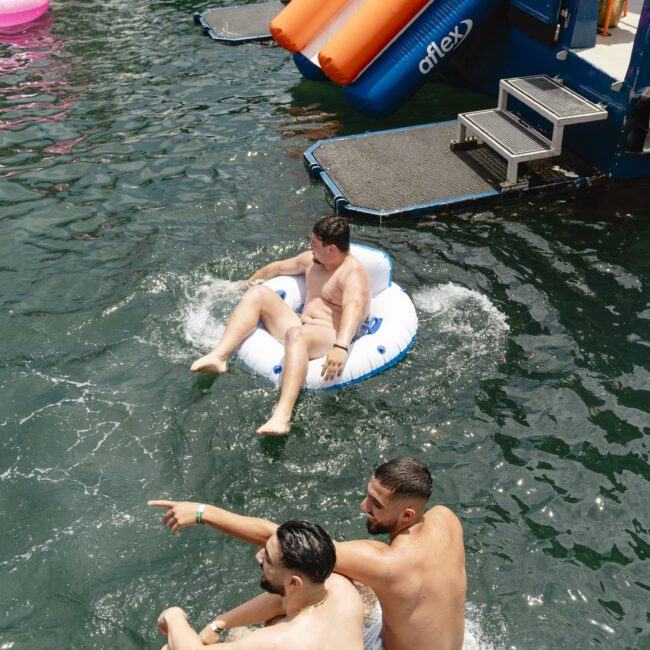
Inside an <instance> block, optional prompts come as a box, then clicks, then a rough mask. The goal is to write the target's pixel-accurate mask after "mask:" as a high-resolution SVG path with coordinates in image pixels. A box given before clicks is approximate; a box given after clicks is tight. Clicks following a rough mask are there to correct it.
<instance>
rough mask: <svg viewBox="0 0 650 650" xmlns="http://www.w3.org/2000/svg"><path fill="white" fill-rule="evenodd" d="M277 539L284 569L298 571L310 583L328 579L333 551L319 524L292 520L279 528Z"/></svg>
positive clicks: (333, 563) (328, 538)
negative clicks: (309, 580)
mask: <svg viewBox="0 0 650 650" xmlns="http://www.w3.org/2000/svg"><path fill="white" fill-rule="evenodd" d="M276 535H277V537H278V542H279V544H280V551H281V553H282V564H283V565H284V566H285V567H286V568H287V569H294V570H295V571H300V573H302V574H304V575H306V576H307V577H308V578H309V579H311V580H312V581H313V582H318V583H322V582H325V580H327V578H329V576H330V574H331V573H332V571H333V570H334V565H335V564H336V550H335V548H334V544H333V542H332V538H331V537H330V536H329V535H328V534H327V533H326V532H325V531H324V530H323V529H322V528H321V527H320V526H319V525H318V524H312V523H311V522H309V521H302V520H299V519H292V520H290V521H287V522H285V523H284V524H282V525H281V526H280V527H279V528H278V529H277V530H276Z"/></svg>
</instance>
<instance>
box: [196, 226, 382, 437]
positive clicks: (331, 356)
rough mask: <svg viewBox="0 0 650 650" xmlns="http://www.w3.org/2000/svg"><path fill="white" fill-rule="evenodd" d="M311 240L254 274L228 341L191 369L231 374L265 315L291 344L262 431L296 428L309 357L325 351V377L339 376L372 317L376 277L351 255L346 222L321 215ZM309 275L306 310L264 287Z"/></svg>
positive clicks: (271, 331)
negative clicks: (238, 351) (234, 359)
mask: <svg viewBox="0 0 650 650" xmlns="http://www.w3.org/2000/svg"><path fill="white" fill-rule="evenodd" d="M309 246H310V248H311V251H307V252H304V253H301V254H300V255H298V256H297V257H292V258H291V259H288V260H281V261H278V262H272V263H271V264H267V265H266V266H265V267H263V268H262V269H260V270H259V271H257V272H256V273H254V274H253V275H252V276H251V277H250V278H249V279H248V284H249V285H250V286H249V289H248V291H247V292H246V293H245V294H244V297H243V298H242V299H241V300H240V301H239V304H238V305H237V307H236V308H235V311H234V312H233V313H232V316H231V317H230V321H229V322H228V325H227V327H226V330H225V332H224V334H223V337H222V338H221V341H219V343H218V344H217V347H216V348H215V349H214V350H213V351H212V352H210V354H206V355H205V356H204V357H201V358H200V359H197V360H196V361H195V362H194V363H193V364H192V367H191V368H190V370H191V371H192V372H212V373H222V372H225V371H226V367H227V364H228V359H230V357H231V355H232V354H233V352H234V351H235V350H236V349H237V348H238V347H239V345H240V344H241V343H242V341H243V340H244V339H245V338H246V337H248V336H249V335H250V334H252V333H253V332H254V331H255V329H256V328H257V325H258V323H259V322H260V321H262V323H263V325H264V327H265V329H266V330H267V332H269V334H271V336H273V337H275V338H276V339H277V340H278V341H282V342H284V349H285V362H284V368H283V371H282V387H281V390H280V399H279V401H278V403H277V405H276V407H275V409H274V411H273V415H272V416H271V418H270V419H269V420H268V421H267V422H266V423H265V424H263V425H262V426H261V427H260V428H259V429H257V433H258V434H275V435H280V434H284V433H289V430H290V429H291V415H292V412H293V407H294V405H295V403H296V400H297V399H298V394H299V392H300V388H301V387H302V385H303V383H304V381H305V377H306V376H307V370H308V366H309V361H310V359H318V358H319V357H322V356H326V358H325V362H324V363H323V369H322V373H321V374H322V376H323V377H325V378H326V379H332V378H333V377H335V376H337V375H340V374H341V372H342V371H343V368H344V366H345V361H346V359H347V356H348V348H349V345H350V342H351V341H352V339H353V338H354V336H355V335H356V334H357V333H358V331H359V328H360V326H361V324H362V323H364V322H365V320H366V319H367V318H368V309H369V307H370V297H371V292H370V278H369V277H368V274H367V272H366V270H365V269H364V268H363V266H362V265H361V263H360V262H359V261H358V260H357V259H356V258H355V257H354V256H353V255H352V254H351V253H350V228H349V226H348V224H347V221H346V220H345V219H342V218H340V217H324V218H322V219H320V221H317V222H316V224H315V225H314V228H313V232H312V236H311V240H310V242H309ZM303 274H304V276H305V280H306V285H307V297H306V299H305V304H304V306H303V310H302V313H301V314H300V315H298V314H296V313H295V312H294V311H293V310H292V309H291V307H289V306H288V305H287V303H286V302H284V300H282V298H280V296H278V295H277V294H276V293H275V292H274V291H272V290H271V289H269V288H268V287H265V286H261V283H262V282H263V281H264V280H270V279H271V278H275V277H277V276H279V275H303Z"/></svg>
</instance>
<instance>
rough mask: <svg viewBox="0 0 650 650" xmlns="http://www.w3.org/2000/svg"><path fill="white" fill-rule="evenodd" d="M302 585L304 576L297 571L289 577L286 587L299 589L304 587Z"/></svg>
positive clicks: (293, 589)
mask: <svg viewBox="0 0 650 650" xmlns="http://www.w3.org/2000/svg"><path fill="white" fill-rule="evenodd" d="M302 585H303V582H302V578H301V577H300V576H299V575H297V574H296V573H293V574H292V575H291V576H289V579H288V580H287V584H286V585H285V589H291V590H292V591H298V590H300V589H302Z"/></svg>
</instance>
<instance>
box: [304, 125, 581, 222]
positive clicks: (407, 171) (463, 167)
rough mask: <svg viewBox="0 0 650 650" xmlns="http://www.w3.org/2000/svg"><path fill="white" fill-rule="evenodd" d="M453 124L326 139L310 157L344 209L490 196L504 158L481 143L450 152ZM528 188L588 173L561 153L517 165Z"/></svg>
mask: <svg viewBox="0 0 650 650" xmlns="http://www.w3.org/2000/svg"><path fill="white" fill-rule="evenodd" d="M457 129H458V125H457V123H456V122H452V123H443V124H433V125H425V126H420V127H414V128H411V129H403V130H397V131H387V132H382V133H376V134H368V135H364V136H360V137H351V138H343V139H338V140H337V139H334V140H326V141H324V142H322V143H320V144H319V145H318V146H316V148H315V149H314V150H313V151H312V156H313V158H314V160H315V161H316V162H317V165H318V167H320V168H321V169H322V170H323V171H324V172H325V173H326V174H327V175H328V176H329V177H330V178H331V180H332V181H333V182H334V184H335V185H336V186H337V188H338V189H339V190H340V192H341V194H342V195H343V197H344V199H345V201H346V202H347V203H348V204H349V205H350V207H352V206H355V207H359V208H362V209H367V210H373V211H382V212H384V211H398V212H405V213H406V212H409V209H408V208H409V207H412V206H422V205H428V204H432V203H437V202H448V201H456V200H459V199H460V200H463V199H467V200H468V201H469V200H471V199H472V198H475V197H476V195H486V194H489V195H494V194H495V193H496V192H499V190H500V183H501V182H503V181H504V180H505V178H506V161H505V160H504V159H503V158H501V157H500V156H498V155H497V154H496V153H494V152H493V151H492V150H491V149H489V148H488V147H486V146H482V145H481V146H477V147H474V148H470V149H467V150H459V151H452V150H450V148H449V143H450V141H451V140H452V139H455V138H456V136H457ZM520 170H521V172H520V175H523V176H529V177H530V186H531V188H532V187H535V186H539V185H544V184H550V183H558V182H562V181H564V182H567V181H568V180H572V179H575V178H577V177H578V176H580V175H582V174H584V173H588V172H592V171H593V170H592V169H591V168H588V169H587V168H586V167H585V166H584V165H582V167H581V168H580V169H577V168H576V166H575V163H573V162H571V163H569V161H568V160H566V159H565V158H564V157H558V158H551V159H547V160H537V161H532V162H530V163H522V164H521V165H520Z"/></svg>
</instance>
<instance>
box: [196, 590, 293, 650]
mask: <svg viewBox="0 0 650 650" xmlns="http://www.w3.org/2000/svg"><path fill="white" fill-rule="evenodd" d="M285 614H286V611H285V608H284V600H283V598H282V596H277V595H275V594H260V595H259V596H256V597H255V598H252V599H251V600H249V601H247V602H245V603H242V604H241V605H239V606H237V607H235V608H234V609H231V610H230V611H229V612H226V613H225V614H219V615H218V616H217V617H216V618H215V619H214V621H213V622H214V623H215V624H216V625H218V626H219V627H220V628H221V629H222V630H227V629H230V628H232V627H243V626H245V625H258V624H261V623H267V622H268V621H272V620H273V619H274V618H277V617H278V616H284V615H285ZM199 638H200V639H201V641H202V642H203V643H204V644H205V645H209V644H211V643H218V642H219V635H218V634H217V633H216V632H213V631H212V628H211V627H210V624H208V625H206V626H205V627H204V628H203V629H202V630H201V633H200V634H199Z"/></svg>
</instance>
